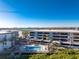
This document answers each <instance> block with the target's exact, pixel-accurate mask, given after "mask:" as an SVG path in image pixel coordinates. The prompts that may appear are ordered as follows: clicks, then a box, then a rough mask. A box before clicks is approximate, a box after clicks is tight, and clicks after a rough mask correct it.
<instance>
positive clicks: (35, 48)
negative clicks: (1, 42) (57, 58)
mask: <svg viewBox="0 0 79 59" xmlns="http://www.w3.org/2000/svg"><path fill="white" fill-rule="evenodd" d="M20 50H21V51H40V50H41V47H40V46H37V45H25V46H22V47H20Z"/></svg>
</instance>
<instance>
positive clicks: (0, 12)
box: [0, 0, 79, 27]
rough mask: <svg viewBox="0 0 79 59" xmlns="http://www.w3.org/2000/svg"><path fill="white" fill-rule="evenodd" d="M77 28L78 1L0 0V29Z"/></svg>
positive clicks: (78, 18)
mask: <svg viewBox="0 0 79 59" xmlns="http://www.w3.org/2000/svg"><path fill="white" fill-rule="evenodd" d="M71 26H72V27H74V26H76V27H79V0H0V27H71Z"/></svg>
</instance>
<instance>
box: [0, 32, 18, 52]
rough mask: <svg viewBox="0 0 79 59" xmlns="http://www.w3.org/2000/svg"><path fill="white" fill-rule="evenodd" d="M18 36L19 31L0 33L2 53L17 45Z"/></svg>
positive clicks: (0, 49) (0, 50)
mask: <svg viewBox="0 0 79 59" xmlns="http://www.w3.org/2000/svg"><path fill="white" fill-rule="evenodd" d="M17 35H18V32H17V31H0V52H2V51H3V50H4V49H5V48H10V47H12V46H13V45H14V44H15V43H14V42H15V38H16V36H17Z"/></svg>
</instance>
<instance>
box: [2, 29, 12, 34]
mask: <svg viewBox="0 0 79 59" xmlns="http://www.w3.org/2000/svg"><path fill="white" fill-rule="evenodd" d="M5 33H11V32H9V31H6V30H1V31H0V34H5Z"/></svg>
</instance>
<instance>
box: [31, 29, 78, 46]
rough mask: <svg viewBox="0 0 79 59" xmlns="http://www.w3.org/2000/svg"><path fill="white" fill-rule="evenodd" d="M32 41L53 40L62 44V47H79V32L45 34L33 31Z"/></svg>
mask: <svg viewBox="0 0 79 59" xmlns="http://www.w3.org/2000/svg"><path fill="white" fill-rule="evenodd" d="M30 39H36V40H50V41H51V40H52V41H54V42H55V41H56V42H60V43H61V46H66V47H67V46H79V33H77V32H51V31H50V32H45V31H44V32H43V31H40V32H39V30H38V31H31V32H30Z"/></svg>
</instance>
